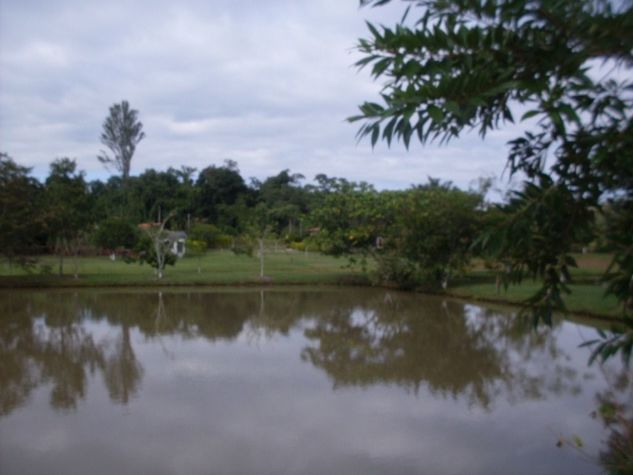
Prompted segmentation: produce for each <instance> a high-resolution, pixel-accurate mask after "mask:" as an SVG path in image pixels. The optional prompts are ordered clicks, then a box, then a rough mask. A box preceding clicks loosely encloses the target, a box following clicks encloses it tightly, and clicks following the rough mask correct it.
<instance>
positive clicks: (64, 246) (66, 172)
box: [45, 158, 92, 277]
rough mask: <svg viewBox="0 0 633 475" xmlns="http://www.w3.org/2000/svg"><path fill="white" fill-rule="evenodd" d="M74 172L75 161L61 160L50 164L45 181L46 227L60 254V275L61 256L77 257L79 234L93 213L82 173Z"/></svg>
mask: <svg viewBox="0 0 633 475" xmlns="http://www.w3.org/2000/svg"><path fill="white" fill-rule="evenodd" d="M76 169H77V164H76V163H75V161H74V160H71V159H69V158H60V159H57V160H55V161H54V162H53V163H51V165H50V174H49V176H48V178H47V179H46V190H45V196H46V206H45V210H46V224H47V228H48V233H49V238H50V239H52V240H53V243H52V244H53V246H54V249H55V251H56V252H57V254H58V255H59V275H62V274H63V272H64V256H65V255H69V254H72V255H75V256H76V254H77V251H78V248H79V245H80V242H81V241H80V238H81V237H82V232H83V231H85V230H86V228H87V227H88V225H89V224H90V219H91V214H92V209H91V200H90V195H89V193H88V186H87V184H86V181H85V179H84V175H83V172H77V171H76ZM75 277H77V267H75Z"/></svg>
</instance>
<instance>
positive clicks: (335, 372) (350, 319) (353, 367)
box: [302, 294, 577, 407]
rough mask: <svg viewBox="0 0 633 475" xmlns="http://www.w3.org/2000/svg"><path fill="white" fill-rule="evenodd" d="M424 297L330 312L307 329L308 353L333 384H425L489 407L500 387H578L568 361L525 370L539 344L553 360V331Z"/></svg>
mask: <svg viewBox="0 0 633 475" xmlns="http://www.w3.org/2000/svg"><path fill="white" fill-rule="evenodd" d="M419 303H420V300H419V299H416V298H414V297H412V296H408V295H402V294H400V295H399V296H398V297H395V298H394V297H393V296H390V297H389V298H386V299H380V300H378V299H374V300H373V301H370V302H366V303H364V304H363V305H362V306H357V307H353V308H338V309H337V310H332V311H330V313H329V314H328V315H325V316H324V317H323V318H321V319H319V320H315V325H314V326H313V327H312V328H309V329H306V331H305V335H306V337H307V338H308V339H310V340H312V341H313V342H314V345H313V346H309V347H307V348H305V349H304V350H303V352H302V358H303V359H305V360H306V361H309V362H310V363H312V364H313V365H315V366H316V367H318V368H321V369H323V370H324V371H326V373H327V374H328V375H329V376H330V377H331V378H332V380H333V381H334V387H335V388H336V387H338V386H346V385H355V386H369V385H373V384H397V385H399V386H402V387H405V388H408V389H411V390H413V391H416V392H417V390H418V389H419V387H420V386H421V385H423V384H424V385H426V386H427V387H428V388H429V390H430V391H431V392H434V393H438V394H441V395H444V396H451V397H457V396H460V395H465V396H466V397H467V398H468V399H469V400H470V401H471V402H476V403H479V404H481V405H482V406H483V407H488V406H489V405H490V403H491V402H492V400H493V398H494V397H495V396H497V395H498V394H499V393H500V392H501V391H504V392H505V393H506V394H507V396H508V397H509V398H510V399H515V398H517V397H521V398H524V397H531V398H536V397H541V396H542V391H543V390H544V389H547V390H548V391H552V392H561V391H566V390H569V389H572V388H576V384H575V380H576V379H577V375H576V373H575V372H574V371H572V370H570V368H567V367H565V366H564V365H563V364H561V371H555V372H554V375H555V376H554V379H553V380H552V381H546V380H545V378H546V377H545V376H544V375H543V374H542V372H539V374H538V375H531V374H530V373H529V371H528V370H526V369H524V368H525V365H524V364H523V363H525V361H526V359H528V360H529V358H530V356H531V354H532V352H533V351H534V349H535V348H540V350H539V351H540V352H541V353H542V352H543V349H545V348H548V352H549V353H550V354H552V356H553V357H554V359H555V360H557V358H558V357H559V356H560V355H561V350H560V349H558V348H557V347H556V344H555V339H554V338H553V337H552V335H551V333H550V334H532V335H530V336H526V333H525V331H524V330H522V329H521V322H520V321H519V320H517V319H513V318H508V317H507V316H506V315H499V314H498V313H492V314H489V315H485V316H484V315H473V314H472V312H473V311H474V310H473V309H470V310H469V308H468V307H467V306H464V305H463V304H459V303H456V302H452V303H443V302H442V301H441V300H439V299H429V300H428V301H426V302H425V306H424V307H423V308H420V307H419ZM519 335H521V337H519ZM539 354H540V353H539ZM519 360H520V361H519ZM517 363H519V364H517ZM557 364H559V363H557Z"/></svg>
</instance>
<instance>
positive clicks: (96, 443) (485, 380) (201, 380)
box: [0, 288, 621, 475]
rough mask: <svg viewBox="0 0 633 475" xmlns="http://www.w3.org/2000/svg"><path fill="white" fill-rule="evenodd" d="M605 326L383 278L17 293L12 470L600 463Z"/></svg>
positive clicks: (2, 334) (398, 468) (4, 456)
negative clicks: (599, 329) (328, 284)
mask: <svg viewBox="0 0 633 475" xmlns="http://www.w3.org/2000/svg"><path fill="white" fill-rule="evenodd" d="M595 334H596V332H595V330H594V329H593V328H592V327H591V326H590V325H585V324H577V323H571V322H568V321H558V322H556V323H555V325H554V326H553V328H540V329H538V330H537V331H535V330H534V329H532V328H531V326H530V325H529V323H526V322H524V321H523V320H522V319H520V318H518V317H517V316H516V315H515V310H512V309H508V308H504V307H491V306H487V305H481V304H469V303H466V302H464V301H458V300H450V299H444V298H441V297H437V296H423V295H414V294H409V293H399V292H393V291H385V290H376V289H355V288H351V289H349V288H344V289H343V288H315V289H307V288H301V289H296V288H295V289H266V290H260V289H252V288H246V289H220V290H200V289H177V290H163V291H160V292H159V291H157V290H155V289H151V290H134V291H125V290H117V289H110V290H108V289H102V290H77V291H74V290H64V291H2V292H0V473H2V474H4V475H9V474H31V473H32V474H40V473H41V474H45V473H46V474H97V475H98V474H250V473H252V474H295V473H297V474H383V473H384V474H409V473H411V474H418V473H428V474H495V473H498V474H509V473H512V474H522V473H525V474H539V473H542V474H551V473H557V474H564V473H570V474H584V473H587V474H590V473H600V472H601V468H600V467H599V466H598V465H597V464H596V462H595V460H594V461H592V460H591V459H592V458H594V457H596V456H597V454H598V452H599V451H600V450H601V449H603V447H602V445H601V443H602V441H603V440H604V439H605V433H604V432H603V428H602V426H601V424H600V423H599V421H597V420H595V419H593V418H592V417H591V413H592V411H594V410H595V409H596V404H597V403H596V397H597V396H598V395H600V394H602V393H604V392H605V391H607V390H609V389H610V388H611V387H612V385H613V381H614V380H615V379H617V377H618V375H619V374H620V372H621V368H620V367H619V364H618V363H617V362H612V363H611V364H609V365H607V366H604V367H601V366H599V365H596V364H594V365H592V366H588V365H587V360H588V357H589V349H587V348H580V347H579V344H580V343H582V342H583V341H584V340H587V339H591V338H594V337H595ZM574 435H578V436H580V437H581V438H582V440H583V444H584V447H583V451H584V452H585V453H584V454H583V453H580V452H578V451H576V450H573V449H571V448H568V447H567V448H565V447H564V448H557V447H556V442H557V441H558V440H559V437H561V436H564V437H566V438H570V437H572V436H574Z"/></svg>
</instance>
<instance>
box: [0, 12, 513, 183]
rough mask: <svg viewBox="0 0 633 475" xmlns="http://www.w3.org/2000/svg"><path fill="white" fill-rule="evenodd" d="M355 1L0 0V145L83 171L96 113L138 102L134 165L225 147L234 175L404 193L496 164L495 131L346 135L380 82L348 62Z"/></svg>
mask: <svg viewBox="0 0 633 475" xmlns="http://www.w3.org/2000/svg"><path fill="white" fill-rule="evenodd" d="M401 12H402V5H400V4H399V2H394V4H393V5H390V6H388V7H386V8H379V9H359V8H358V2H357V1H355V0H349V1H348V2H341V1H340V0H320V1H312V2H288V1H282V0H272V1H266V2H261V1H249V0H215V1H210V2H209V1H196V0H193V1H188V2H176V3H174V2H167V1H165V0H158V1H155V2H123V1H113V2H102V3H94V2H83V1H78V0H60V1H56V2H48V1H35V0H29V1H20V2H17V1H10V0H0V71H1V72H0V149H1V150H2V151H5V152H7V153H9V154H10V155H11V156H13V157H14V158H15V159H16V160H17V161H18V162H20V163H22V164H25V165H29V166H33V167H34V172H35V173H36V174H37V175H38V176H40V177H42V176H45V174H46V173H47V168H48V164H49V163H50V161H51V160H52V159H53V158H55V157H58V156H70V157H74V158H77V161H78V163H79V166H80V168H82V169H84V170H86V172H87V173H88V176H89V177H91V178H105V177H107V176H108V172H107V171H106V170H104V169H103V167H102V166H101V165H100V164H99V163H98V161H97V159H96V155H97V153H98V151H99V150H100V149H101V148H102V146H101V144H100V143H99V139H98V137H99V134H100V129H101V124H102V122H103V120H104V118H105V116H106V114H107V111H108V108H109V106H110V105H111V104H113V103H114V102H118V101H120V100H122V99H127V100H129V101H130V103H131V104H132V106H133V107H134V108H136V109H138V110H139V112H140V117H141V120H142V121H143V123H144V125H145V130H146V133H147V138H146V139H145V140H144V141H143V142H142V143H141V144H140V145H139V147H138V149H137V154H136V155H135V157H134V160H133V163H132V173H133V174H134V173H139V172H141V171H142V170H143V169H145V168H148V167H153V168H158V169H165V168H167V167H168V166H174V165H176V166H177V165H180V164H186V165H190V166H195V167H197V168H198V169H201V168H203V167H205V166H208V165H210V164H219V163H222V161H223V160H224V159H226V158H232V159H235V160H237V161H238V163H239V165H240V169H241V170H242V173H243V174H244V175H245V176H256V177H258V178H264V177H266V176H269V175H271V174H274V173H277V172H278V171H280V170H282V169H284V168H290V169H291V170H293V171H296V172H301V173H303V174H304V175H306V176H307V177H309V178H311V177H312V176H314V175H315V174H316V173H326V174H328V175H331V176H343V177H346V178H348V179H352V180H366V181H369V182H371V183H375V184H376V185H377V186H379V187H390V188H394V187H396V188H401V187H406V186H408V185H409V184H411V183H413V182H421V181H424V180H425V179H426V176H427V175H432V176H437V177H441V178H443V179H450V180H453V181H454V182H455V183H457V184H459V185H461V186H466V185H468V183H469V182H470V181H471V180H472V179H475V178H477V177H478V176H482V175H491V174H499V173H501V171H502V169H503V166H504V163H505V160H504V157H505V147H504V143H505V142H506V141H507V139H508V136H507V134H498V135H493V136H491V137H490V138H489V139H488V140H486V142H482V141H481V140H479V139H478V138H477V137H475V136H474V135H473V136H470V135H469V136H466V137H465V138H464V139H462V140H460V141H455V142H453V143H451V144H449V145H448V146H444V147H438V146H428V147H425V148H424V149H422V148H421V147H419V146H414V147H412V149H411V150H410V151H406V150H404V147H402V146H401V145H396V146H394V147H393V148H391V149H389V148H387V147H386V146H385V145H383V144H380V145H379V146H377V147H376V148H375V149H374V150H372V148H371V146H370V144H369V143H368V142H366V141H364V142H361V143H360V144H356V139H355V133H356V129H357V128H356V125H353V124H348V123H346V122H345V118H346V117H348V116H350V115H353V114H354V113H355V112H356V107H357V105H358V104H359V103H360V102H362V101H363V100H366V99H370V98H373V97H375V95H376V93H377V92H378V91H379V88H380V85H379V84H376V83H374V82H372V81H371V80H370V78H369V74H368V72H366V71H361V72H358V71H356V69H355V68H354V67H353V66H352V65H353V63H354V62H355V61H356V60H357V59H358V56H357V54H356V53H355V52H354V50H353V46H354V44H355V43H356V41H357V39H358V37H359V36H363V35H364V34H365V25H364V21H365V19H371V20H374V21H382V22H384V23H392V22H393V21H394V20H395V19H396V18H398V17H399V15H400V14H401Z"/></svg>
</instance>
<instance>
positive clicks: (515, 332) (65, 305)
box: [0, 290, 580, 414]
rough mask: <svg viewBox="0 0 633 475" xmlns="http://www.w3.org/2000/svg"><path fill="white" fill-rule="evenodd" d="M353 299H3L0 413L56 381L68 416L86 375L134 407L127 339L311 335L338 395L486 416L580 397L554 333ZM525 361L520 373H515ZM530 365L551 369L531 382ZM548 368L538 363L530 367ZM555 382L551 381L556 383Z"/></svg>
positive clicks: (495, 317)
mask: <svg viewBox="0 0 633 475" xmlns="http://www.w3.org/2000/svg"><path fill="white" fill-rule="evenodd" d="M368 295H369V298H367V296H363V297H364V298H363V299H362V300H361V301H360V302H359V300H358V299H357V298H355V295H354V293H351V294H350V293H347V292H327V293H326V296H325V295H318V294H317V293H316V292H311V293H300V292H290V293H282V292H268V293H267V292H264V291H263V290H261V291H257V292H250V293H232V294H231V293H227V294H217V293H200V292H181V293H171V294H168V295H167V296H164V295H163V293H162V292H143V293H126V294H117V295H116V296H113V295H112V294H110V293H86V292H78V293H66V292H55V293H39V294H37V295H36V296H35V297H33V296H32V295H31V294H26V293H18V294H15V295H10V296H8V298H4V299H3V300H2V309H1V310H0V311H1V314H2V315H3V318H2V320H1V325H2V326H1V328H0V339H1V340H0V341H1V343H2V346H1V349H2V358H1V359H0V365H1V367H2V371H1V372H0V374H2V386H1V389H0V401H1V404H2V405H1V410H2V414H8V413H9V412H10V411H11V410H12V409H14V408H15V407H18V406H19V405H20V404H22V403H23V402H24V401H25V400H26V398H27V396H28V394H29V392H30V391H31V390H32V389H33V388H35V387H36V386H38V385H40V384H44V383H51V384H52V389H51V396H50V398H51V405H52V406H53V407H55V408H59V409H72V408H74V407H75V406H76V404H77V400H79V399H81V398H83V397H84V396H85V392H86V384H87V376H86V375H87V373H88V372H89V373H95V372H100V373H101V374H102V375H103V380H104V381H105V383H106V386H107V388H108V392H109V395H110V398H111V400H112V401H113V402H118V403H121V404H127V403H128V402H129V401H130V399H131V398H132V397H133V396H134V395H135V394H137V392H138V391H139V388H140V386H141V379H142V377H143V367H142V365H141V362H140V361H138V359H137V357H136V355H135V352H134V348H133V346H132V339H131V337H130V331H131V329H133V328H136V329H138V330H139V331H140V332H141V334H142V335H144V336H145V337H146V338H150V339H152V338H154V339H159V340H160V339H161V337H162V336H166V335H179V336H180V337H182V338H185V339H192V338H199V337H202V338H204V339H205V340H207V341H216V340H220V339H222V340H234V339H235V338H237V337H238V335H240V333H242V332H243V331H245V326H246V324H247V323H248V326H247V327H246V331H248V332H250V333H251V334H257V336H258V337H263V338H272V337H273V336H274V335H275V334H280V335H288V334H289V333H290V332H291V330H292V329H293V328H294V327H297V326H298V325H299V322H301V327H302V328H304V330H303V331H304V335H305V337H306V338H307V341H308V345H307V346H306V347H305V348H304V349H303V351H301V358H302V359H303V360H304V361H308V362H310V363H311V364H312V365H314V366H315V367H317V368H320V369H322V370H323V371H325V372H326V373H327V375H328V376H329V377H330V378H331V380H332V381H333V383H334V388H337V387H340V386H371V385H375V384H395V385H398V386H401V387H403V388H405V389H407V390H411V391H414V392H417V391H418V390H419V388H420V386H421V385H426V386H427V387H428V388H429V389H430V390H431V391H432V392H433V393H434V394H438V395H441V396H445V397H448V396H450V397H453V398H455V397H458V396H465V397H466V398H467V399H468V400H469V401H470V402H471V403H473V404H478V405H480V406H482V407H488V406H489V405H490V404H491V402H492V401H493V400H494V398H495V397H497V396H498V395H500V394H502V393H504V394H505V395H506V397H507V398H510V399H512V400H516V399H525V398H535V399H536V398H541V397H543V393H544V392H552V393H560V392H563V391H568V392H572V393H573V392H577V391H580V385H579V381H578V374H577V371H576V370H574V369H573V368H572V367H566V366H565V361H566V359H567V358H566V354H565V351H564V350H563V349H562V348H559V347H558V346H557V341H556V336H555V333H553V332H551V331H548V330H546V331H541V332H538V333H535V332H530V331H529V329H528V328H526V327H525V324H524V323H523V322H522V321H521V320H520V319H516V318H508V316H507V315H506V314H501V313H498V312H495V311H492V310H487V309H484V308H481V307H474V306H468V305H464V304H463V303H459V302H455V301H451V302H447V301H445V300H440V299H429V300H427V301H426V302H425V303H424V306H422V307H421V306H420V300H419V299H418V298H412V297H411V296H410V295H407V294H393V293H387V294H384V293H381V292H372V293H369V294H368ZM101 320H105V321H107V322H108V324H109V325H110V326H111V327H112V328H118V329H119V330H118V335H117V336H116V338H112V336H111V334H110V333H108V335H107V336H105V337H102V338H100V339H99V340H97V341H95V338H94V337H93V335H92V334H91V333H89V332H88V331H87V330H86V328H84V324H85V323H86V321H93V322H95V321H101ZM517 360H518V361H522V362H523V363H524V364H522V365H517V364H516V362H517ZM531 361H536V362H539V361H545V362H546V363H547V364H548V365H550V366H552V367H554V371H551V372H548V373H547V374H545V373H542V372H536V373H531V372H530V365H529V364H526V363H528V362H531ZM532 369H534V370H540V369H541V367H540V366H538V365H537V366H536V367H534V368H532ZM548 378H549V379H548Z"/></svg>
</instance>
